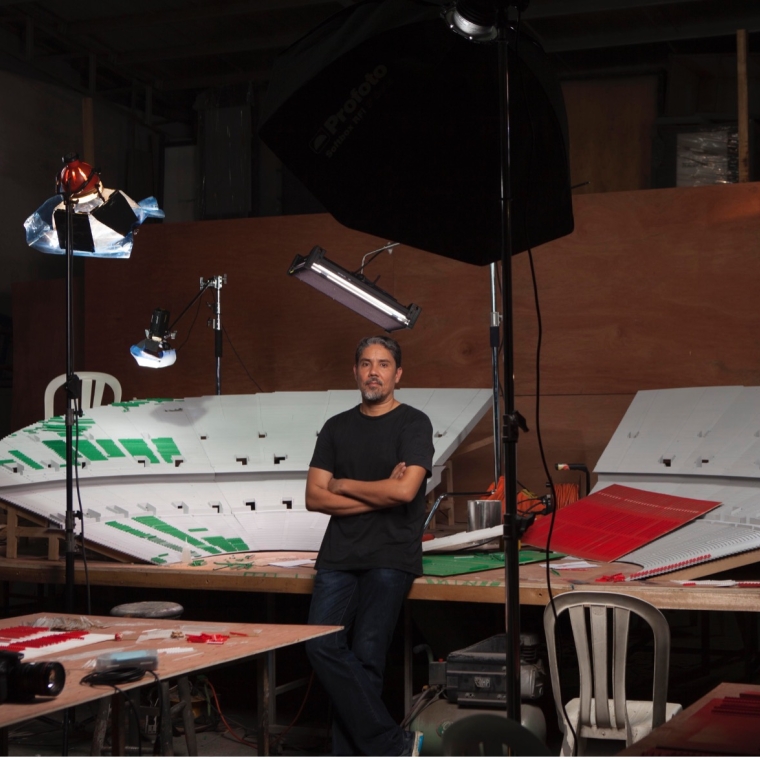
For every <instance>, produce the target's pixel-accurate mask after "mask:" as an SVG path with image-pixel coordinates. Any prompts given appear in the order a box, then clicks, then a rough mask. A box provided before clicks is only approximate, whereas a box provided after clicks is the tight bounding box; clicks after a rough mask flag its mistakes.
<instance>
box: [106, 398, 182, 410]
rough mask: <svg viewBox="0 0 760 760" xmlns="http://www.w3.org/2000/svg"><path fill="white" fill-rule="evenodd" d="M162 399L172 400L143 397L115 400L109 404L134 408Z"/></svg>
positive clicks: (123, 407)
mask: <svg viewBox="0 0 760 760" xmlns="http://www.w3.org/2000/svg"><path fill="white" fill-rule="evenodd" d="M162 401H174V399H173V398H144V399H136V400H135V401H116V402H114V403H113V404H111V406H120V407H121V408H122V409H127V410H129V409H134V408H136V407H139V406H145V404H153V403H161V402H162Z"/></svg>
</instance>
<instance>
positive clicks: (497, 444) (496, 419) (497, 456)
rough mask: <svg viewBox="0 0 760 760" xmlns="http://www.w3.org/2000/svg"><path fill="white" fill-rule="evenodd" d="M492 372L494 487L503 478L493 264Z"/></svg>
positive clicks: (498, 333)
mask: <svg viewBox="0 0 760 760" xmlns="http://www.w3.org/2000/svg"><path fill="white" fill-rule="evenodd" d="M490 270H491V271H490V274H491V327H490V343H491V370H492V380H493V487H494V488H497V487H498V485H499V477H500V476H501V438H500V435H499V431H500V428H501V425H500V420H501V415H500V409H499V343H500V340H501V314H499V311H498V307H497V305H496V278H497V276H498V272H497V269H496V263H493V264H491V267H490Z"/></svg>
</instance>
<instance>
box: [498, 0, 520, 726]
mask: <svg viewBox="0 0 760 760" xmlns="http://www.w3.org/2000/svg"><path fill="white" fill-rule="evenodd" d="M498 13H499V20H498V29H499V36H498V43H497V44H498V48H499V82H500V83H501V84H503V86H502V87H500V88H499V122H500V125H501V130H500V131H501V140H500V159H501V205H502V215H501V274H502V301H503V307H502V315H503V320H504V411H505V414H504V422H503V442H504V491H505V503H506V510H505V515H504V573H505V581H504V586H505V595H506V599H505V610H504V611H505V625H506V634H507V636H506V643H507V663H506V664H507V683H506V696H507V717H509V718H512V720H515V721H517V722H518V723H520V712H521V710H520V546H519V536H518V535H517V433H518V421H519V420H520V419H521V418H520V416H519V414H518V413H517V412H516V411H515V409H514V405H515V384H514V357H513V336H514V324H513V314H512V251H513V245H512V218H511V205H512V198H511V191H512V187H511V163H510V162H511V155H510V134H509V130H510V123H509V61H508V56H509V43H508V38H507V33H508V29H509V5H508V3H503V4H500V7H499V11H498Z"/></svg>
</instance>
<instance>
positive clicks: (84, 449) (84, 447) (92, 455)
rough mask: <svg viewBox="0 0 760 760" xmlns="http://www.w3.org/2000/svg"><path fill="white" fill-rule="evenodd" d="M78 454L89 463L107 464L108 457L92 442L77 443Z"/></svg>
mask: <svg viewBox="0 0 760 760" xmlns="http://www.w3.org/2000/svg"><path fill="white" fill-rule="evenodd" d="M78 448H79V453H80V454H81V455H82V456H83V457H87V459H89V460H90V461H91V462H107V461H108V457H107V456H105V454H103V452H102V451H101V450H100V449H99V448H97V446H95V444H94V443H92V441H83V440H80V441H79V446H78Z"/></svg>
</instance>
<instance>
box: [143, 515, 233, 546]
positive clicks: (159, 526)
mask: <svg viewBox="0 0 760 760" xmlns="http://www.w3.org/2000/svg"><path fill="white" fill-rule="evenodd" d="M134 520H135V522H139V523H141V524H142V525H147V526H148V527H150V528H153V530H157V531H159V532H160V533H168V534H169V535H170V536H174V538H178V539H179V540H180V541H182V542H183V543H187V544H190V546H195V547H197V548H199V549H203V550H204V551H207V552H210V553H211V554H220V551H219V550H218V549H217V548H216V547H215V546H213V545H209V543H208V542H207V541H201V540H200V539H198V538H196V537H195V536H191V535H190V534H189V533H185V531H183V530H180V529H179V528H175V527H174V526H173V525H170V524H169V523H167V522H164V521H163V520H161V519H160V518H159V517H154V516H153V515H146V516H145V517H135V518H134Z"/></svg>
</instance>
